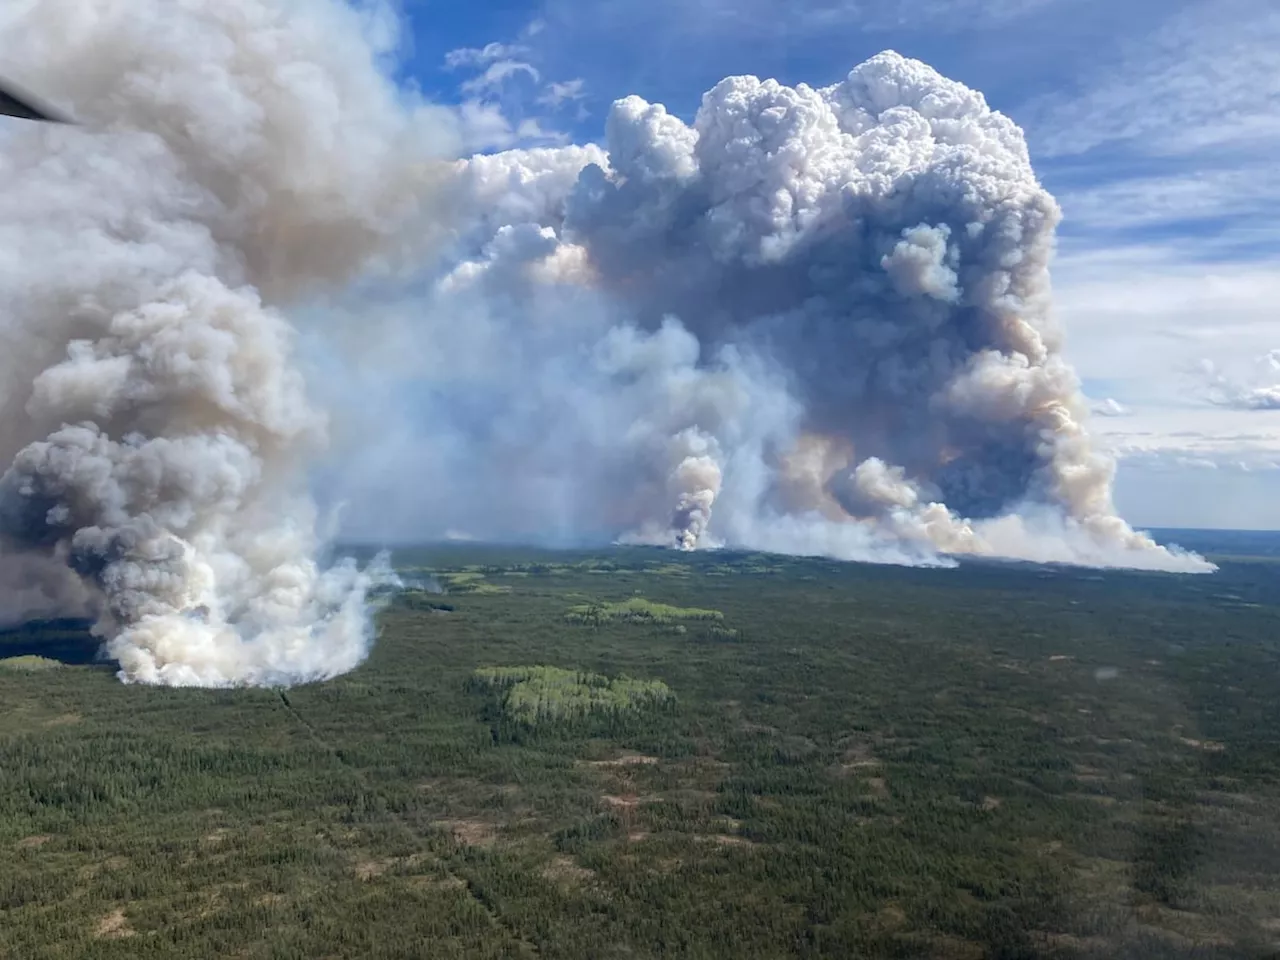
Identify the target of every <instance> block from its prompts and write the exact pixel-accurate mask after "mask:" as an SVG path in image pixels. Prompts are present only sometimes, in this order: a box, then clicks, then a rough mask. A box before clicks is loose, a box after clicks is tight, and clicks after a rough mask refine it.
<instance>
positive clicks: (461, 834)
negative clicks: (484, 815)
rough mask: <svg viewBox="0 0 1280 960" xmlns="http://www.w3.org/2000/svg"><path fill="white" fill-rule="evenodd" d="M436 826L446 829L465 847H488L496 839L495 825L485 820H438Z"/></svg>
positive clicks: (496, 830)
mask: <svg viewBox="0 0 1280 960" xmlns="http://www.w3.org/2000/svg"><path fill="white" fill-rule="evenodd" d="M436 825H437V826H441V827H445V828H447V829H448V830H449V831H450V832H451V833H452V834H453V839H455V840H456V841H458V843H460V844H462V845H463V846H465V847H489V846H492V845H493V844H494V843H495V842H496V841H497V839H498V827H497V825H496V824H493V823H489V822H488V821H485V820H475V819H468V820H438V821H436Z"/></svg>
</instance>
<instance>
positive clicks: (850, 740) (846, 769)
mask: <svg viewBox="0 0 1280 960" xmlns="http://www.w3.org/2000/svg"><path fill="white" fill-rule="evenodd" d="M837 746H839V747H841V748H842V749H843V751H844V752H843V753H841V754H840V762H839V763H837V764H836V765H835V767H834V769H833V771H832V772H833V773H835V775H836V776H839V777H847V776H850V775H851V774H854V773H857V772H858V771H859V770H868V769H873V768H875V767H878V766H880V761H879V760H878V759H876V756H875V753H874V752H873V749H872V746H871V743H870V742H869V741H867V740H863V739H860V738H856V737H846V738H845V739H844V740H841V741H840V742H839V743H838V744H837Z"/></svg>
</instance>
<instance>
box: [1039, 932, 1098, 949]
mask: <svg viewBox="0 0 1280 960" xmlns="http://www.w3.org/2000/svg"><path fill="white" fill-rule="evenodd" d="M1040 936H1043V938H1044V941H1045V944H1046V945H1047V946H1049V947H1054V948H1057V949H1059V950H1068V951H1071V952H1073V953H1083V952H1084V951H1086V950H1087V951H1090V952H1093V953H1098V952H1108V951H1114V950H1115V944H1113V943H1112V942H1111V941H1110V940H1108V939H1107V938H1106V937H1077V936H1075V935H1074V934H1070V933H1045V934H1041V935H1040Z"/></svg>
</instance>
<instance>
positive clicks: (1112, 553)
mask: <svg viewBox="0 0 1280 960" xmlns="http://www.w3.org/2000/svg"><path fill="white" fill-rule="evenodd" d="M972 528H973V531H974V533H975V535H976V537H975V542H976V548H975V549H974V550H972V551H971V552H967V553H961V552H946V551H940V550H936V549H934V548H933V547H932V545H931V544H929V543H927V542H923V541H921V542H914V543H913V542H910V541H907V540H903V539H901V538H899V537H896V536H892V535H889V534H887V533H886V532H885V531H884V530H882V529H881V528H879V527H878V526H877V525H876V524H875V523H873V522H870V521H858V520H853V519H850V520H849V521H846V522H836V521H832V520H831V519H829V518H828V517H825V516H823V515H821V514H817V513H813V514H807V515H800V516H795V515H774V516H771V517H765V518H752V519H751V520H750V521H749V522H748V523H746V524H741V523H739V524H736V525H735V529H734V530H733V531H731V532H730V533H729V534H728V535H723V536H720V537H716V536H714V535H710V534H709V535H708V536H706V537H704V538H703V539H702V540H701V541H700V542H699V544H698V549H700V550H702V549H720V548H730V549H746V550H763V551H766V552H770V553H777V554H783V555H788V556H807V557H824V558H828V559H833V560H843V561H848V562H856V563H875V564H889V565H894V566H913V567H955V566H957V565H959V564H960V563H961V562H964V561H965V560H969V559H975V558H983V559H990V560H995V561H1004V562H1010V563H1032V564H1042V565H1060V566H1072V567H1083V568H1090V569H1113V570H1135V571H1151V572H1162V573H1183V574H1186V573H1213V572H1215V571H1216V570H1217V569H1218V568H1217V566H1216V565H1215V564H1213V563H1211V562H1209V561H1207V560H1205V559H1204V558H1203V557H1201V556H1199V555H1198V554H1195V553H1192V552H1190V551H1187V550H1183V549H1181V548H1180V547H1177V546H1153V545H1152V544H1151V543H1150V542H1149V541H1146V540H1145V539H1144V538H1142V535H1140V534H1138V535H1135V536H1134V545H1133V546H1132V547H1125V546H1122V545H1119V544H1117V543H1116V542H1115V541H1114V540H1110V539H1109V540H1099V539H1098V538H1097V537H1095V536H1092V535H1091V534H1090V533H1089V532H1088V531H1087V530H1085V529H1084V528H1083V527H1082V526H1081V525H1080V524H1079V523H1076V522H1074V521H1071V520H1068V519H1066V518H1064V517H1063V516H1062V515H1061V513H1059V512H1058V511H1055V510H1053V509H1051V508H1047V507H1043V506H1038V505H1033V504H1026V505H1024V506H1023V508H1022V509H1021V510H1020V512H1018V513H1013V514H1008V515H1006V516H1003V517H998V518H994V519H991V520H982V521H977V522H974V523H973V524H972ZM614 542H615V543H616V544H619V545H645V546H660V547H670V548H673V549H677V547H676V543H675V535H674V534H673V532H672V531H670V530H665V531H664V530H658V529H656V528H643V529H641V530H638V531H633V532H630V533H628V534H625V535H623V536H622V537H620V538H618V539H617V540H615V541H614Z"/></svg>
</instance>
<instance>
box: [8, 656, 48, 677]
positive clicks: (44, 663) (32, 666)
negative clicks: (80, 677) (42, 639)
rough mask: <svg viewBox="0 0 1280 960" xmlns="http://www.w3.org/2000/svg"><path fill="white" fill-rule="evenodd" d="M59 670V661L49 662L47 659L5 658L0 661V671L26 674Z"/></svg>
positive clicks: (33, 657)
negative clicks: (18, 671)
mask: <svg viewBox="0 0 1280 960" xmlns="http://www.w3.org/2000/svg"><path fill="white" fill-rule="evenodd" d="M61 668H62V663H61V661H58V660H50V659H49V658H48V657H36V656H25V657H7V658H5V659H4V660H0V670H21V671H24V672H26V673H35V672H37V671H40V670H59V669H61Z"/></svg>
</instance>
